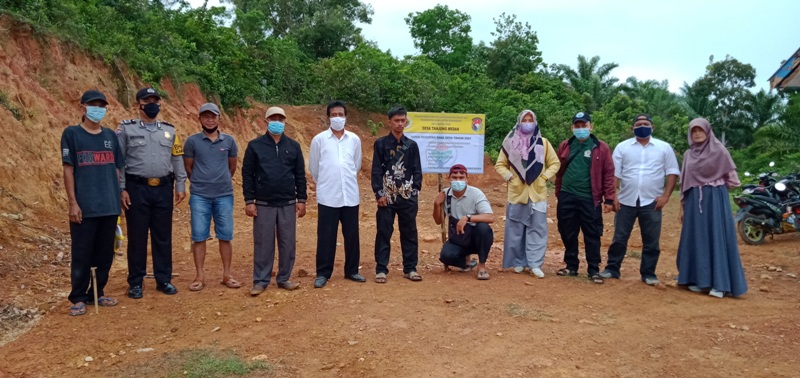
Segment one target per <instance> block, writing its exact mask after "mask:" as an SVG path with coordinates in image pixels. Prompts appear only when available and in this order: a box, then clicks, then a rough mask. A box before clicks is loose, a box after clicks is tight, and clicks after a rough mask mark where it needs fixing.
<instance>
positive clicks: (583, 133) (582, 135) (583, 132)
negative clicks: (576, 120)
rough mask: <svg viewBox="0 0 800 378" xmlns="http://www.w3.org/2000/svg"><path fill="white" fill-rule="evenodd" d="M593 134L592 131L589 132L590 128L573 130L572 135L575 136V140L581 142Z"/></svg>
mask: <svg viewBox="0 0 800 378" xmlns="http://www.w3.org/2000/svg"><path fill="white" fill-rule="evenodd" d="M591 133H592V132H591V130H589V128H588V127H584V128H582V129H572V134H574V135H575V138H578V139H580V140H584V139H586V138H588V137H589V134H591Z"/></svg>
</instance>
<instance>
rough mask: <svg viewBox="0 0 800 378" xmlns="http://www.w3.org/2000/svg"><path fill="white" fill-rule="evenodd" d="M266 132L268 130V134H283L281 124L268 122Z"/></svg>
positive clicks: (279, 122)
mask: <svg viewBox="0 0 800 378" xmlns="http://www.w3.org/2000/svg"><path fill="white" fill-rule="evenodd" d="M267 130H269V133H270V134H273V135H281V134H283V122H281V121H269V123H268V124H267Z"/></svg>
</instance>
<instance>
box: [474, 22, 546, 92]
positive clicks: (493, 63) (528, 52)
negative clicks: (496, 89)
mask: <svg viewBox="0 0 800 378" xmlns="http://www.w3.org/2000/svg"><path fill="white" fill-rule="evenodd" d="M494 23H495V31H494V32H492V36H494V37H495V39H494V41H492V43H491V48H490V49H489V50H488V52H487V60H488V62H487V66H486V70H487V74H488V76H489V77H490V78H492V79H493V80H494V81H495V82H496V83H497V84H498V86H500V87H505V86H507V85H508V83H509V82H511V80H512V79H513V78H514V77H516V76H518V75H524V74H526V73H529V72H534V71H536V70H537V69H539V68H540V67H542V66H543V65H544V63H543V62H542V53H541V51H539V49H538V45H539V38H538V37H537V36H536V32H534V31H533V30H532V29H531V25H530V24H528V23H527V22H526V23H524V24H523V23H521V22H519V21H517V16H516V15H510V16H509V15H506V14H505V13H503V14H501V15H500V17H499V18H495V19H494Z"/></svg>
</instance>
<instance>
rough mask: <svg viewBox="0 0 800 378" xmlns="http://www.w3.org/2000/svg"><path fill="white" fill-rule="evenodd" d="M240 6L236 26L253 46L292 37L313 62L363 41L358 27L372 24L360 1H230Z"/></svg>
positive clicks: (366, 8) (365, 8)
mask: <svg viewBox="0 0 800 378" xmlns="http://www.w3.org/2000/svg"><path fill="white" fill-rule="evenodd" d="M226 1H227V2H230V3H232V4H234V5H235V6H236V14H237V21H236V22H234V26H235V27H236V28H237V29H238V30H239V32H240V33H242V36H243V38H245V39H246V40H247V41H248V42H249V43H250V44H252V43H254V42H257V41H258V40H260V39H263V38H267V37H268V36H271V37H275V38H284V37H291V38H294V39H295V40H296V41H297V43H298V45H299V46H301V48H302V49H303V51H305V52H306V53H307V54H308V55H309V56H311V57H313V58H328V57H331V56H333V54H334V53H336V52H337V51H347V50H349V49H350V48H352V47H355V46H356V45H358V44H359V43H361V42H362V41H363V38H362V37H361V28H359V27H357V26H356V23H358V22H362V23H367V24H368V23H370V22H372V17H371V16H372V13H373V10H372V7H371V6H369V5H367V4H363V3H361V1H359V0H303V1H297V0H226Z"/></svg>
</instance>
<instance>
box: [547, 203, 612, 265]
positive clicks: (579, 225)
mask: <svg viewBox="0 0 800 378" xmlns="http://www.w3.org/2000/svg"><path fill="white" fill-rule="evenodd" d="M556 213H557V217H558V233H560V234H561V241H562V242H564V263H565V264H566V265H567V269H569V270H572V271H578V266H579V265H580V260H578V233H579V232H580V231H583V244H584V245H585V247H586V264H587V265H588V266H589V267H588V270H587V271H588V273H589V275H590V276H591V275H592V274H595V273H599V272H600V237H601V236H603V207H602V206H595V203H594V200H592V199H590V198H583V197H580V196H576V195H574V194H572V193H567V192H564V191H561V192H559V193H558V206H557V207H556Z"/></svg>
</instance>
